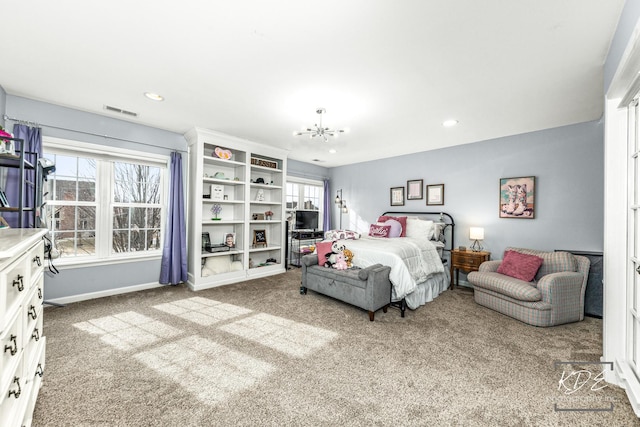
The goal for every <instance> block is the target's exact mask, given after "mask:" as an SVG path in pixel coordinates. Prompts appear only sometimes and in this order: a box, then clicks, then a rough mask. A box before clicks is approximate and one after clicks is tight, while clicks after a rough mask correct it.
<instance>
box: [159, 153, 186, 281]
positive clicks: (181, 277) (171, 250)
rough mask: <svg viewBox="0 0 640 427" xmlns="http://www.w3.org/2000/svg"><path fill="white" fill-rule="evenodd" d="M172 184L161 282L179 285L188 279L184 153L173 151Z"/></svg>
mask: <svg viewBox="0 0 640 427" xmlns="http://www.w3.org/2000/svg"><path fill="white" fill-rule="evenodd" d="M170 169H171V178H170V180H171V184H170V188H169V206H168V210H167V228H166V230H165V238H164V247H163V249H162V266H161V269H160V283H161V284H163V285H166V284H172V285H177V284H178V283H181V282H186V281H187V234H186V227H185V219H184V189H183V185H182V155H181V154H180V153H171V166H170Z"/></svg>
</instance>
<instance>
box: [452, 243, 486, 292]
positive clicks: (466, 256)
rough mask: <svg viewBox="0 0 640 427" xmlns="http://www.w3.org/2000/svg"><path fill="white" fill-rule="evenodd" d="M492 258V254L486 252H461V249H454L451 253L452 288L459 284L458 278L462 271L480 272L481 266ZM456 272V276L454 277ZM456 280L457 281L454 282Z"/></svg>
mask: <svg viewBox="0 0 640 427" xmlns="http://www.w3.org/2000/svg"><path fill="white" fill-rule="evenodd" d="M490 258H491V252H485V251H479V252H474V251H461V250H459V249H454V250H452V251H451V286H450V288H451V289H453V287H454V286H455V285H457V284H458V276H459V273H460V270H462V271H465V272H467V273H469V272H471V271H478V268H480V264H482V263H483V262H485V261H489V259H490ZM454 270H455V276H454V275H453V273H454ZM454 278H455V280H454Z"/></svg>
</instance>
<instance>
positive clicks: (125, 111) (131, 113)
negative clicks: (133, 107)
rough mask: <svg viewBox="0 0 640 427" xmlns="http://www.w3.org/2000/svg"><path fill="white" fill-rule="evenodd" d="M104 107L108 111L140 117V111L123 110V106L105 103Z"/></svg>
mask: <svg viewBox="0 0 640 427" xmlns="http://www.w3.org/2000/svg"><path fill="white" fill-rule="evenodd" d="M104 109H105V110H107V111H111V112H113V113H119V114H124V115H125V116H130V117H138V113H134V112H133V111H127V110H123V109H122V108H118V107H112V106H111V105H105V106H104Z"/></svg>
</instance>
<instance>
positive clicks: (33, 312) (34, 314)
mask: <svg viewBox="0 0 640 427" xmlns="http://www.w3.org/2000/svg"><path fill="white" fill-rule="evenodd" d="M27 315H28V316H29V317H31V318H32V319H33V320H35V319H36V317H38V312H37V311H36V307H35V306H33V305H30V306H29V311H28V312H27Z"/></svg>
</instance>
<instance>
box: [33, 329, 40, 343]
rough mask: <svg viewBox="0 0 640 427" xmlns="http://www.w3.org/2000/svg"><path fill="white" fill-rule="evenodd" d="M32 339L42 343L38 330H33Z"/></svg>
mask: <svg viewBox="0 0 640 427" xmlns="http://www.w3.org/2000/svg"><path fill="white" fill-rule="evenodd" d="M31 338H33V339H34V340H36V341H40V331H39V330H38V328H35V329H34V330H33V333H32V334H31Z"/></svg>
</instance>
